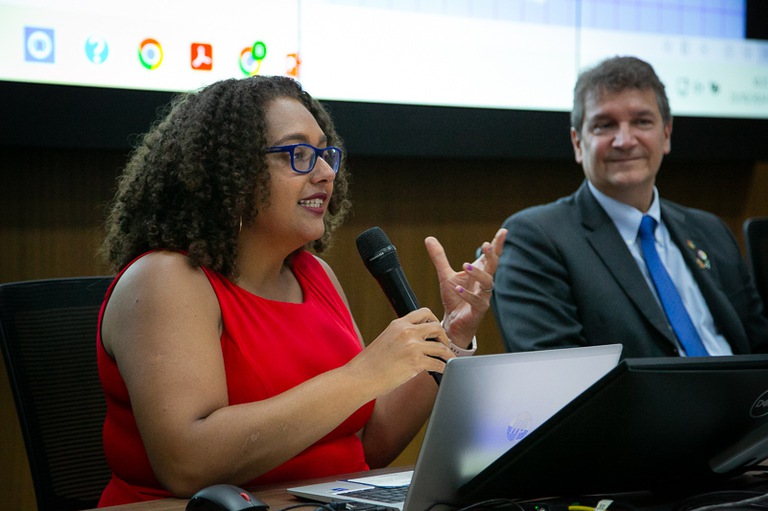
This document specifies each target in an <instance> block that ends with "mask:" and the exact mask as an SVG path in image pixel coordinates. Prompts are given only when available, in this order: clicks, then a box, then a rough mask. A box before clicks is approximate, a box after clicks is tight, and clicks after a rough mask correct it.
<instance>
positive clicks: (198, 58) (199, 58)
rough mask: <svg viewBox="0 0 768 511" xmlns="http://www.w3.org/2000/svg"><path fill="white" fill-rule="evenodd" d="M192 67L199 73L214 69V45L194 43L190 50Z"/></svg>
mask: <svg viewBox="0 0 768 511" xmlns="http://www.w3.org/2000/svg"><path fill="white" fill-rule="evenodd" d="M190 65H191V66H192V69H196V70H198V71H210V70H211V69H213V45H210V44H206V43H192V46H191V48H190Z"/></svg>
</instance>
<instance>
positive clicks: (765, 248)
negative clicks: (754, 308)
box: [744, 216, 768, 315]
mask: <svg viewBox="0 0 768 511" xmlns="http://www.w3.org/2000/svg"><path fill="white" fill-rule="evenodd" d="M744 240H745V244H746V248H747V259H748V260H749V265H750V267H751V268H752V275H753V276H754V277H755V285H756V286H757V290H758V292H759V293H760V296H761V297H762V298H763V304H764V305H765V307H764V309H763V310H764V312H765V313H766V315H768V216H763V217H755V218H747V220H746V221H745V222H744Z"/></svg>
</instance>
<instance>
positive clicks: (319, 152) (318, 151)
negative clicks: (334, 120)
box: [264, 143, 344, 174]
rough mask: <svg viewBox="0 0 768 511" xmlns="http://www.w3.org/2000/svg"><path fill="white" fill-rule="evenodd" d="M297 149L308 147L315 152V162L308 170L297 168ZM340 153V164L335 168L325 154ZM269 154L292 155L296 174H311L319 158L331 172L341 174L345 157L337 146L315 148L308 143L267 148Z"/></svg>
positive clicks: (292, 165)
mask: <svg viewBox="0 0 768 511" xmlns="http://www.w3.org/2000/svg"><path fill="white" fill-rule="evenodd" d="M297 147H308V148H310V149H312V151H314V153H313V154H314V160H313V161H312V163H311V165H310V166H309V169H308V170H299V169H297V168H296V164H295V162H294V155H295V151H296V148H297ZM330 150H333V151H338V153H339V159H338V160H337V161H338V163H337V165H336V168H333V167H332V166H331V165H330V163H328V161H327V160H326V159H325V158H323V153H325V152H326V151H330ZM264 152H266V153H267V154H271V153H289V154H290V155H291V168H292V169H293V171H294V172H296V173H297V174H309V173H310V172H312V171H313V170H315V165H317V160H318V158H321V159H322V160H323V161H324V162H325V163H326V164H327V165H328V166H329V167H331V170H333V173H334V174H338V173H339V168H340V167H341V159H342V157H343V156H344V151H342V150H341V149H340V148H338V147H336V146H332V145H329V146H327V147H322V148H321V147H315V146H313V145H312V144H306V143H299V144H289V145H276V146H272V147H267V148H266V149H265V151H264Z"/></svg>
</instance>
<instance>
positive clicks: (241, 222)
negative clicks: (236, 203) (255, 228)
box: [237, 216, 243, 236]
mask: <svg viewBox="0 0 768 511" xmlns="http://www.w3.org/2000/svg"><path fill="white" fill-rule="evenodd" d="M241 232H243V217H242V216H241V217H240V227H239V228H238V230H237V235H238V236H240V233H241Z"/></svg>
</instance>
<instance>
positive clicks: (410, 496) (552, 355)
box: [288, 344, 621, 511]
mask: <svg viewBox="0 0 768 511" xmlns="http://www.w3.org/2000/svg"><path fill="white" fill-rule="evenodd" d="M620 355H621V345H620V344H612V345H608V346H594V347H585V348H568V349H558V350H545V351H530V352H520V353H504V354H498V355H482V356H475V357H464V358H454V359H451V360H450V361H449V362H448V364H446V368H445V373H444V374H443V378H442V383H441V384H440V389H439V391H438V394H437V399H436V401H435V405H434V408H433V409H432V415H431V417H430V419H429V424H428V425H427V429H426V432H425V435H424V440H423V442H422V445H421V450H420V451H419V457H418V459H417V460H416V465H415V467H414V469H413V470H412V471H404V472H396V473H393V474H387V475H381V476H371V477H362V478H359V479H350V480H339V481H332V482H329V483H320V484H311V485H307V486H299V487H294V488H288V492H289V493H291V494H292V495H294V496H297V497H301V498H306V499H310V500H315V501H319V502H332V501H350V502H358V503H361V504H374V505H379V506H385V507H389V508H394V509H399V510H405V511H423V510H424V509H426V508H428V507H430V506H431V505H433V504H435V503H439V502H446V503H450V502H456V501H457V500H458V496H457V490H458V488H459V487H460V486H462V485H463V484H464V483H466V482H468V481H469V480H470V479H472V478H473V477H475V476H476V475H477V474H478V473H480V471H482V470H483V469H484V468H486V467H487V466H488V465H490V464H491V463H492V462H493V461H495V460H496V459H497V458H499V457H500V456H501V455H502V454H504V453H505V452H506V451H507V450H509V449H511V448H513V447H514V446H515V445H516V444H517V443H518V442H519V441H520V440H521V439H523V438H524V437H525V436H526V435H528V434H529V433H530V432H531V431H533V430H534V429H536V428H537V427H538V426H540V425H541V424H542V423H543V422H544V421H546V420H547V419H549V418H550V417H551V416H552V415H554V414H555V412H557V411H558V410H560V409H561V408H562V407H564V406H565V405H566V404H568V403H569V402H570V401H571V400H573V399H574V398H575V397H576V396H578V395H579V394H581V393H582V392H583V391H584V390H586V389H587V388H588V387H589V386H590V385H592V384H593V383H595V382H596V381H597V380H598V379H600V378H601V377H602V376H603V375H605V374H606V373H607V372H608V371H610V370H611V369H613V367H615V366H616V365H617V363H618V361H619V358H620ZM382 493H384V494H394V496H390V497H384V498H380V497H379V496H378V494H382ZM356 507H360V506H356Z"/></svg>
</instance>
